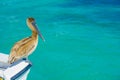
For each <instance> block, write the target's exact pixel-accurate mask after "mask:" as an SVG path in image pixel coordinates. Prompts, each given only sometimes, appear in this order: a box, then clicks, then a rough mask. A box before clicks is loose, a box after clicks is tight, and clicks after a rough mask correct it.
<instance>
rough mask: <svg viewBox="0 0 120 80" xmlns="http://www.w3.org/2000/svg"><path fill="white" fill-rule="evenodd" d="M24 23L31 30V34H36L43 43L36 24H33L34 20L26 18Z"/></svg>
mask: <svg viewBox="0 0 120 80" xmlns="http://www.w3.org/2000/svg"><path fill="white" fill-rule="evenodd" d="M26 22H27V25H28V26H29V28H30V29H31V30H32V32H33V33H37V34H38V35H39V36H40V37H41V39H42V40H43V41H45V39H44V37H43V36H42V34H41V32H40V30H39V29H38V27H37V24H36V22H35V19H34V18H32V17H30V18H27V21H26Z"/></svg>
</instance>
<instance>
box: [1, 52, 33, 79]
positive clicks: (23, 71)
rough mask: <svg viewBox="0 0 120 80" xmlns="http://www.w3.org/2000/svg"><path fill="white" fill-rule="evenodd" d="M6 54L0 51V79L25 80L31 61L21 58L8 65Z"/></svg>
mask: <svg viewBox="0 0 120 80" xmlns="http://www.w3.org/2000/svg"><path fill="white" fill-rule="evenodd" d="M7 62H8V55H7V54H4V53H0V80H2V78H3V80H27V76H28V74H29V72H30V68H31V66H32V64H31V62H30V61H29V60H26V59H21V60H18V61H16V62H15V63H13V64H11V65H9V64H8V63H7Z"/></svg>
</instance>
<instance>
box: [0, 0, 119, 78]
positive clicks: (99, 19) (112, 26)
mask: <svg viewBox="0 0 120 80" xmlns="http://www.w3.org/2000/svg"><path fill="white" fill-rule="evenodd" d="M28 17H34V18H35V19H36V23H37V25H38V27H39V29H40V30H41V32H42V34H43V35H44V37H45V40H46V41H45V42H43V41H42V40H41V38H39V44H38V46H37V48H36V50H35V51H34V52H33V54H32V55H30V56H29V59H30V61H31V62H32V68H31V71H30V74H29V75H28V79H27V80H120V0H0V45H1V46H0V52H2V53H6V54H9V53H10V49H11V48H12V46H13V45H14V44H15V43H16V42H17V41H19V40H21V39H23V38H25V37H27V36H30V35H31V31H30V29H29V28H28V27H27V25H26V19H27V18H28Z"/></svg>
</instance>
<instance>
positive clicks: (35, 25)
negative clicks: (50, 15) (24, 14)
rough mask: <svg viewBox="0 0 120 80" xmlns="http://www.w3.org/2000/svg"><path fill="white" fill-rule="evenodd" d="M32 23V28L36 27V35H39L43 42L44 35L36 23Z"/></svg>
mask: <svg viewBox="0 0 120 80" xmlns="http://www.w3.org/2000/svg"><path fill="white" fill-rule="evenodd" d="M32 25H33V26H34V28H35V29H36V31H37V33H38V35H39V36H40V38H41V39H42V40H43V41H44V42H45V39H44V37H43V36H42V34H41V32H40V30H39V29H38V27H37V24H36V23H35V22H32Z"/></svg>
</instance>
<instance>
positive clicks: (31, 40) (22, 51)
mask: <svg viewBox="0 0 120 80" xmlns="http://www.w3.org/2000/svg"><path fill="white" fill-rule="evenodd" d="M26 23H27V25H28V27H29V28H30V29H31V31H32V35H31V36H30V37H28V38H24V39H22V40H20V41H18V42H17V43H16V44H15V45H14V46H13V48H12V49H11V52H10V55H9V58H8V63H10V64H11V63H13V62H15V61H16V60H19V59H21V58H27V57H28V56H29V55H30V54H31V53H32V52H33V51H34V50H35V49H36V47H37V44H38V35H39V36H40V37H41V38H42V40H43V41H45V39H44V37H43V36H42V34H41V32H40V30H38V27H37V25H36V22H35V19H34V18H28V19H27V20H26Z"/></svg>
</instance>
